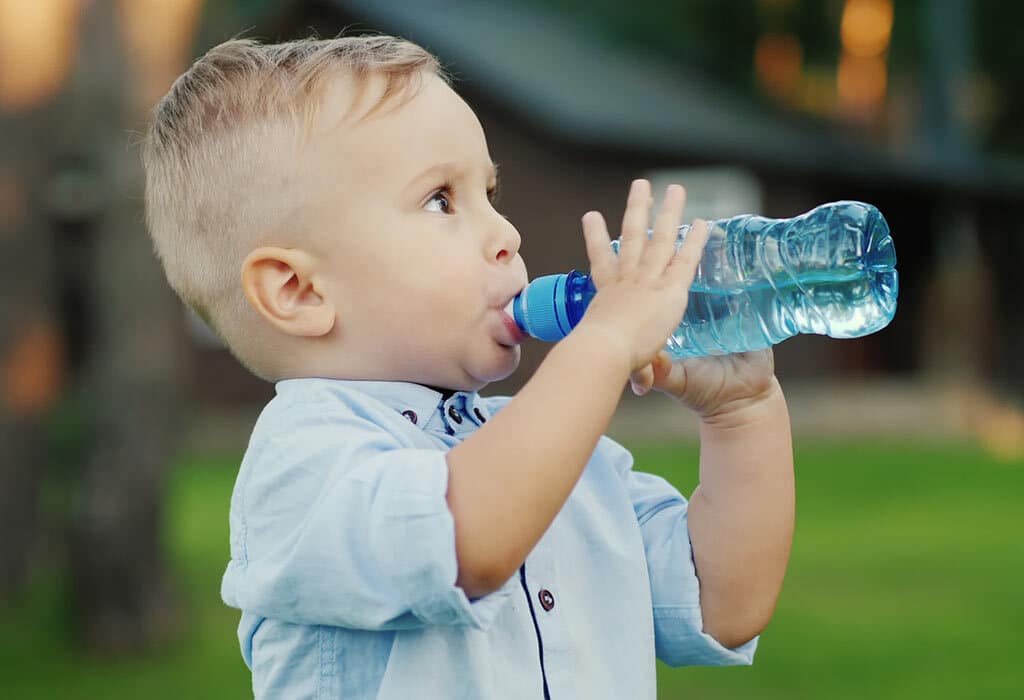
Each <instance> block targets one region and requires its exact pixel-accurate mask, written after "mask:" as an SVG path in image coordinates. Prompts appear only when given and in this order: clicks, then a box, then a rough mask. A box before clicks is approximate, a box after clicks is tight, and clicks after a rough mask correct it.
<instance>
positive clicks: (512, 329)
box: [499, 311, 526, 346]
mask: <svg viewBox="0 0 1024 700" xmlns="http://www.w3.org/2000/svg"><path fill="white" fill-rule="evenodd" d="M499 313H501V320H502V322H503V323H504V324H505V330H506V331H508V337H509V339H510V342H508V343H502V344H503V345H509V346H512V345H519V344H520V343H522V342H523V341H524V340H526V336H525V335H524V334H523V332H522V331H521V330H519V326H518V324H516V322H515V319H513V318H512V317H511V316H509V315H508V314H507V313H506V312H505V311H500V312H499Z"/></svg>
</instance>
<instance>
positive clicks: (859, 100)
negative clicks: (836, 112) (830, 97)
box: [836, 54, 886, 109]
mask: <svg viewBox="0 0 1024 700" xmlns="http://www.w3.org/2000/svg"><path fill="white" fill-rule="evenodd" d="M836 87H837V89H838V95H839V102H840V104H842V105H843V106H845V107H852V108H856V109H871V108H874V107H876V106H878V105H880V104H881V103H882V101H883V99H884V98H885V87H886V70H885V61H884V60H883V59H882V58H881V57H880V56H873V57H864V56H851V55H850V54H844V55H843V57H842V58H840V59H839V76H838V82H837V86H836Z"/></svg>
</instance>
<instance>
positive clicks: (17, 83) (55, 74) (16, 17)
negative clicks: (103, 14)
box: [0, 0, 82, 110]
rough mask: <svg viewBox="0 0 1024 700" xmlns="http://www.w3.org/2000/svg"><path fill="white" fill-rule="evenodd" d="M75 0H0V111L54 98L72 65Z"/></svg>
mask: <svg viewBox="0 0 1024 700" xmlns="http://www.w3.org/2000/svg"><path fill="white" fill-rule="evenodd" d="M81 7H82V1H81V0H0V107H3V108H5V109H10V110H17V109H27V108H29V107H32V106H33V105H36V104H38V103H39V102H42V101H43V100H45V99H47V98H49V97H51V96H53V95H55V94H56V93H57V92H58V91H59V90H60V88H61V85H63V84H64V80H65V79H66V78H67V76H68V74H69V73H70V70H71V66H72V64H73V62H74V55H75V50H76V48H77V38H78V32H77V29H78V19H79V12H80V10H81Z"/></svg>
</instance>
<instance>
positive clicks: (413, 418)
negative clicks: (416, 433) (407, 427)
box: [402, 411, 419, 425]
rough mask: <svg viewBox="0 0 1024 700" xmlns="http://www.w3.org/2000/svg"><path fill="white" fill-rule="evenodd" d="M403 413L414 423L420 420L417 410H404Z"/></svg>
mask: <svg viewBox="0 0 1024 700" xmlns="http://www.w3.org/2000/svg"><path fill="white" fill-rule="evenodd" d="M402 415H403V416H405V417H406V418H408V419H409V420H410V421H412V424H413V425H416V421H417V420H419V418H418V417H417V416H416V411H402Z"/></svg>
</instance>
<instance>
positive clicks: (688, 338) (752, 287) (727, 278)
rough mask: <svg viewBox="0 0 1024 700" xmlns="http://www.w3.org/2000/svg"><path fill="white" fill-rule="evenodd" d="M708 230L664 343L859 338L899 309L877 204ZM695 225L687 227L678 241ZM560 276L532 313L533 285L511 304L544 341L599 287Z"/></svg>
mask: <svg viewBox="0 0 1024 700" xmlns="http://www.w3.org/2000/svg"><path fill="white" fill-rule="evenodd" d="M709 229H710V230H709V235H708V241H707V244H706V245H705V248H704V255H703V257H702V259H701V262H700V264H699V266H698V268H697V273H696V276H695V278H694V282H693V285H692V286H691V288H690V298H689V302H688V304H687V308H686V313H685V315H684V316H683V320H682V322H681V323H680V324H679V327H678V328H677V329H676V331H675V332H674V333H673V334H672V335H671V336H670V337H669V338H668V341H667V343H666V346H665V349H666V350H667V351H668V352H669V353H670V354H671V355H672V356H673V357H675V358H683V357H695V356H702V355H721V354H728V353H734V352H744V351H749V350H760V349H763V348H766V347H769V346H771V345H774V344H776V343H779V342H781V341H782V340H785V339H786V338H790V337H792V336H794V335H796V334H797V333H814V334H820V335H828V336H830V337H833V338H855V337H859V336H863V335H867V334H869V333H874V332H876V331H878V330H880V329H882V328H884V327H885V326H886V325H888V324H889V322H890V321H891V320H892V318H893V315H894V314H895V313H896V297H897V294H898V278H897V274H896V253H895V249H894V247H893V242H892V237H891V236H890V234H889V227H888V224H886V222H885V219H884V218H883V217H882V215H881V213H880V212H879V211H878V209H876V208H875V207H873V206H871V205H870V204H864V203H862V202H852V201H841V202H832V203H829V204H823V205H822V206H820V207H817V208H815V209H812V210H811V211H809V212H807V213H806V214H802V215H800V216H797V217H793V218H791V219H767V218H764V217H760V216H752V215H744V216H736V217H732V218H729V219H722V220H718V221H713V222H709ZM688 231H689V226H681V227H680V228H679V237H678V241H677V247H678V246H679V245H681V244H682V241H683V240H684V239H685V237H686V234H687V233H688ZM648 235H650V232H648ZM618 243H619V242H618V241H614V242H613V243H612V246H613V248H614V249H615V250H616V252H617V251H618ZM550 277H554V276H550ZM558 277H564V278H565V279H564V281H563V280H559V281H558V284H557V285H548V286H550V287H551V288H552V289H555V290H556V291H555V293H554V294H551V293H548V292H547V290H546V289H545V292H544V293H543V294H537V295H535V296H536V297H537V298H531V300H530V302H529V305H530V307H531V308H532V309H533V310H532V311H531V312H530V314H527V303H526V299H527V297H528V295H529V291H530V288H529V287H527V289H526V290H524V292H523V294H521V295H520V296H519V297H517V299H516V300H514V301H513V305H512V307H513V310H514V317H515V319H516V321H517V322H518V323H519V325H520V327H522V328H523V330H524V331H526V332H528V333H530V334H531V335H534V336H535V337H541V338H542V339H544V340H556V339H557V338H559V337H563V336H564V334H565V333H567V332H568V331H569V330H571V327H573V326H575V325H576V324H577V323H578V322H579V320H580V319H581V318H582V316H583V314H584V313H585V310H586V307H587V305H588V304H589V303H590V299H591V298H593V296H594V294H596V289H595V288H594V285H593V283H592V282H591V280H590V279H589V276H587V275H584V274H581V273H579V272H576V271H573V272H571V273H569V274H568V275H562V276H558ZM540 279H544V278H540ZM533 284H534V283H531V285H533ZM538 287H539V285H538ZM520 299H522V301H521V302H520ZM551 305H554V306H556V307H557V309H558V313H557V314H555V315H557V316H558V317H559V318H561V319H562V324H561V328H555V329H553V330H552V329H550V328H545V329H542V330H538V329H537V328H535V327H531V323H530V318H529V315H533V316H535V317H537V318H541V317H542V316H543V314H542V313H541V310H540V309H538V307H540V306H545V307H547V306H551ZM543 325H546V324H545V323H543V322H542V323H536V324H532V326H543Z"/></svg>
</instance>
